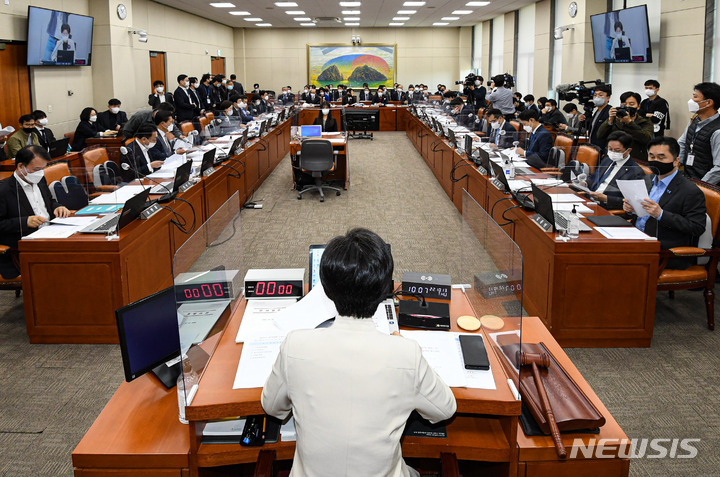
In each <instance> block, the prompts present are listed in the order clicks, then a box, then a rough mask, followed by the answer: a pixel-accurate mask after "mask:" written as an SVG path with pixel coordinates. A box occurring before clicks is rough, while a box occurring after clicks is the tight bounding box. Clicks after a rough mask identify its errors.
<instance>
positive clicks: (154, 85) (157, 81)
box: [153, 80, 165, 88]
mask: <svg viewBox="0 0 720 477" xmlns="http://www.w3.org/2000/svg"><path fill="white" fill-rule="evenodd" d="M158 86H165V83H163V81H162V80H155V81H153V88H157V87H158Z"/></svg>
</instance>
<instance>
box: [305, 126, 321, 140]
mask: <svg viewBox="0 0 720 477" xmlns="http://www.w3.org/2000/svg"><path fill="white" fill-rule="evenodd" d="M300 137H301V138H308V137H322V126H319V125H318V126H300Z"/></svg>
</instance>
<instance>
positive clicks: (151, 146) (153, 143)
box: [146, 141, 157, 149]
mask: <svg viewBox="0 0 720 477" xmlns="http://www.w3.org/2000/svg"><path fill="white" fill-rule="evenodd" d="M155 144H157V141H155V142H151V143H148V145H147V146H146V147H147V149H152V148H153V147H155Z"/></svg>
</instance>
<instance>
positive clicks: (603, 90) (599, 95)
mask: <svg viewBox="0 0 720 477" xmlns="http://www.w3.org/2000/svg"><path fill="white" fill-rule="evenodd" d="M611 95H612V89H611V86H610V85H608V84H601V85H598V86H595V88H594V90H593V98H592V102H593V105H594V106H595V107H597V109H596V110H595V112H594V113H593V115H592V118H591V119H590V124H588V125H586V126H585V127H586V128H587V129H589V130H590V144H593V145H595V146H597V147H599V148H601V149H605V148H606V147H607V140H605V139H604V138H600V137H598V130H599V129H600V125H601V124H603V123H604V122H605V120H607V118H608V117H609V111H610V106H609V104H610V96H611ZM561 99H562V98H561ZM579 119H580V122H582V123H584V122H585V121H586V120H587V116H586V115H585V114H584V113H583V114H581V115H580V118H579ZM608 134H610V132H608ZM605 137H607V134H606V135H605Z"/></svg>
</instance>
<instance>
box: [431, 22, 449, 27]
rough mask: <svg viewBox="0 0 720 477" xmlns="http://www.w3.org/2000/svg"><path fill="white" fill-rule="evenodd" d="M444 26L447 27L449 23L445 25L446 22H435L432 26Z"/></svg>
mask: <svg viewBox="0 0 720 477" xmlns="http://www.w3.org/2000/svg"><path fill="white" fill-rule="evenodd" d="M445 25H449V23H447V22H435V23H433V26H445Z"/></svg>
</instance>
